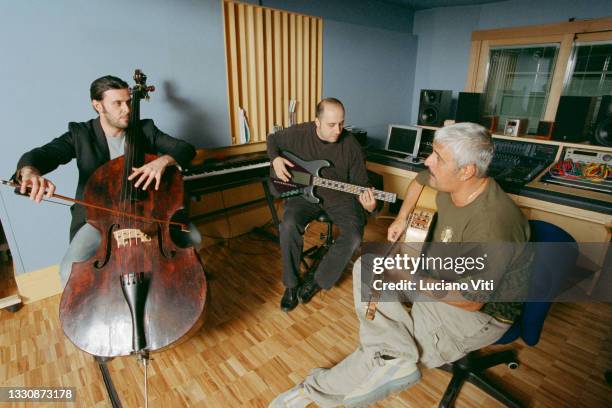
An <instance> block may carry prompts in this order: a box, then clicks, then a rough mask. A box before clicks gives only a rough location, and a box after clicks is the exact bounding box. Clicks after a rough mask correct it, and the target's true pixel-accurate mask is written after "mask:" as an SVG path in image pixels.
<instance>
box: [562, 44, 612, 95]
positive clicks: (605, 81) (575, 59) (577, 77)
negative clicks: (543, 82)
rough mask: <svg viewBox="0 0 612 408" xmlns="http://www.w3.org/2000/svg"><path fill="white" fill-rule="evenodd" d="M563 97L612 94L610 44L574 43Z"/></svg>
mask: <svg viewBox="0 0 612 408" xmlns="http://www.w3.org/2000/svg"><path fill="white" fill-rule="evenodd" d="M568 72H569V79H568V80H567V81H566V85H565V89H564V91H563V95H571V96H602V95H610V94H612V42H604V43H595V44H593V43H590V44H588V43H586V44H585V43H582V44H581V43H576V44H575V46H574V49H573V51H572V55H571V57H570V61H569V66H568Z"/></svg>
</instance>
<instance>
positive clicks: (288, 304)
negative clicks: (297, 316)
mask: <svg viewBox="0 0 612 408" xmlns="http://www.w3.org/2000/svg"><path fill="white" fill-rule="evenodd" d="M297 293H298V288H297V287H295V288H286V289H285V293H284V294H283V297H282V299H281V310H282V311H283V312H290V311H292V310H293V309H295V307H296V306H297V305H298V296H297Z"/></svg>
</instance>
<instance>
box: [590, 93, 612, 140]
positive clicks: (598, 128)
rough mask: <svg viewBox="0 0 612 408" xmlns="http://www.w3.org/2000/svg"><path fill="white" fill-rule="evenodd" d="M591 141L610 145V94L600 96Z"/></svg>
mask: <svg viewBox="0 0 612 408" xmlns="http://www.w3.org/2000/svg"><path fill="white" fill-rule="evenodd" d="M593 142H594V143H596V144H598V145H601V146H608V147H612V95H604V96H602V97H601V104H600V105H599V111H598V113H597V116H596V117H595V126H594V130H593Z"/></svg>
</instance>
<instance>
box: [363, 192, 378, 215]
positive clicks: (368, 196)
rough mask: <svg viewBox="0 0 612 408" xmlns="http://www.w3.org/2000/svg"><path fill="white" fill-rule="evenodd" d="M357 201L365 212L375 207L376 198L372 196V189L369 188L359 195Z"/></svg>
mask: <svg viewBox="0 0 612 408" xmlns="http://www.w3.org/2000/svg"><path fill="white" fill-rule="evenodd" d="M359 203H361V206H362V207H363V208H365V209H366V211H367V212H372V211H374V209H375V208H376V199H375V198H374V189H373V188H369V189H367V190H365V191H364V192H363V193H361V194H360V195H359Z"/></svg>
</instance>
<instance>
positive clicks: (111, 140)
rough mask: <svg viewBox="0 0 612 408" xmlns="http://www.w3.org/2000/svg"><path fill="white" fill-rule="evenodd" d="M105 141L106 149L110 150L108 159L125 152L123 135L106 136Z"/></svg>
mask: <svg viewBox="0 0 612 408" xmlns="http://www.w3.org/2000/svg"><path fill="white" fill-rule="evenodd" d="M106 143H108V151H109V152H110V159H111V160H113V159H116V158H117V157H120V156H123V155H124V154H125V135H122V136H108V135H107V136H106Z"/></svg>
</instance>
